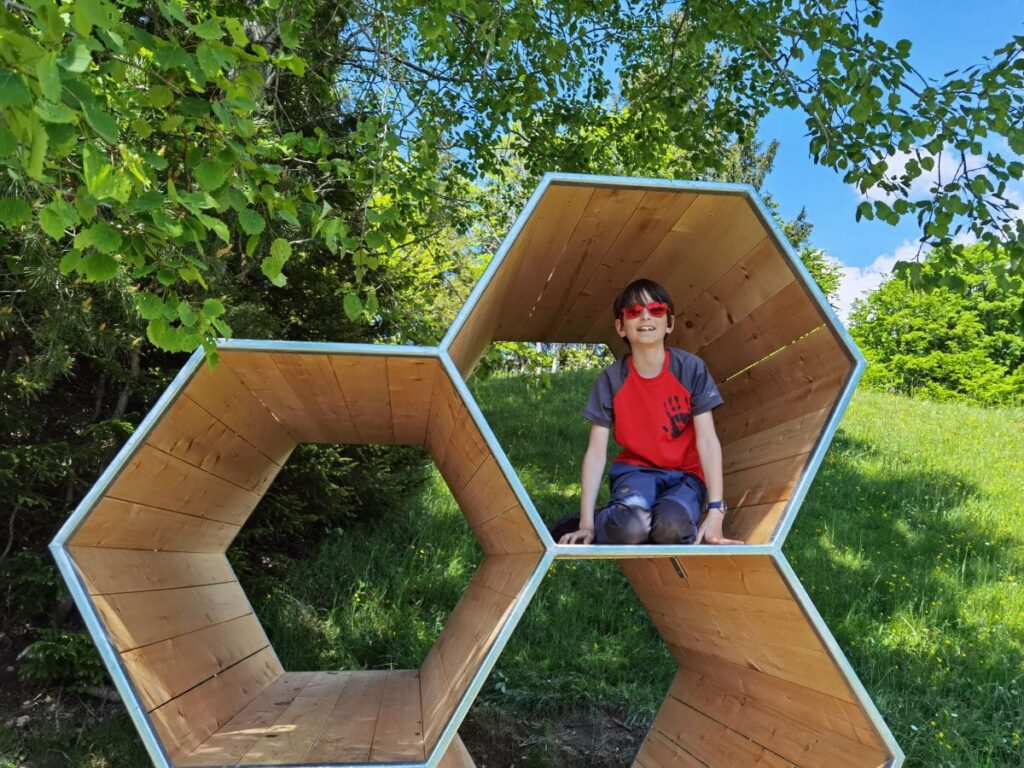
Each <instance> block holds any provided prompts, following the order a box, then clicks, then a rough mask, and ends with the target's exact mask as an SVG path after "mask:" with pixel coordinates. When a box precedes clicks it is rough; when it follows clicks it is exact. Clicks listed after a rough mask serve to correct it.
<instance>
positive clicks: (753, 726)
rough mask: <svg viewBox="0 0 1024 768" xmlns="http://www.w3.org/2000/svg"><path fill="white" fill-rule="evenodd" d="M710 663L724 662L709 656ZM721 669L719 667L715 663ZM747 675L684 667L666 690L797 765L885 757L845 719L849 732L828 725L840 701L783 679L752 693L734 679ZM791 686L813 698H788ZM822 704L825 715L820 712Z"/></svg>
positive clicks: (844, 765)
mask: <svg viewBox="0 0 1024 768" xmlns="http://www.w3.org/2000/svg"><path fill="white" fill-rule="evenodd" d="M710 663H711V664H713V665H714V664H718V665H727V664H728V662H722V661H720V660H717V659H714V657H712V658H711V659H710ZM728 667H729V672H732V670H733V668H735V665H731V664H728ZM721 672H724V670H721V668H720V673H721ZM751 672H752V674H755V675H756V674H757V673H754V672H753V671H751ZM749 677H750V675H747V676H745V677H743V678H737V677H730V678H726V679H723V678H722V675H721V674H719V675H716V676H714V677H712V676H711V675H706V674H699V673H695V672H693V671H691V670H687V671H686V672H685V673H680V674H678V675H677V676H676V679H675V681H674V682H673V684H672V686H671V688H670V689H669V693H670V695H671V696H673V697H675V698H676V699H678V700H680V701H681V702H683V703H684V704H686V705H688V706H690V707H693V708H694V709H696V710H697V711H699V712H701V713H702V714H704V715H706V716H708V717H710V718H711V719H712V720H715V721H717V722H720V723H722V724H723V725H725V726H727V727H729V728H731V729H732V730H734V731H737V732H738V733H741V734H743V735H744V736H746V737H747V738H749V739H751V740H752V741H754V742H756V743H758V744H761V745H763V746H765V747H767V748H768V749H770V750H771V751H772V752H775V753H776V754H778V755H780V756H782V757H784V758H786V759H787V760H791V761H793V762H794V763H798V764H799V765H800V766H802V767H807V768H809V767H810V766H820V767H821V768H832V767H833V766H835V768H859V767H860V766H866V765H878V764H879V763H880V762H882V760H884V759H885V758H886V757H891V755H887V754H886V751H885V750H884V749H883V746H882V743H881V742H880V741H879V742H877V743H876V744H874V745H865V744H862V743H861V742H860V741H859V740H858V739H857V738H856V735H855V733H854V729H853V728H852V727H851V724H850V723H849V722H848V721H845V722H843V723H841V726H845V728H844V730H846V732H847V733H848V734H849V735H845V734H843V733H839V732H837V731H836V730H835V729H834V728H833V727H831V724H830V722H829V719H828V716H827V715H831V716H835V715H836V714H839V715H841V714H842V708H841V707H838V706H836V705H837V704H840V703H845V702H835V700H830V699H829V698H828V697H826V696H823V695H822V694H819V693H817V692H814V691H807V689H806V688H800V687H799V686H793V685H791V684H784V685H786V686H788V688H787V689H786V690H785V691H779V690H776V689H774V688H772V687H769V686H767V685H762V686H761V687H760V688H758V689H757V690H758V694H757V695H753V694H752V693H751V692H750V691H748V690H746V689H745V688H744V687H743V685H742V683H741V682H740V681H741V680H746V679H748V678H749ZM794 691H799V693H801V694H802V693H803V692H805V691H806V692H807V694H808V697H807V700H809V701H814V702H815V706H808V705H807V704H806V703H804V701H801V700H800V699H794V698H792V696H793V693H794ZM822 708H824V712H825V713H827V715H823V713H822Z"/></svg>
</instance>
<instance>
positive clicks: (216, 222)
mask: <svg viewBox="0 0 1024 768" xmlns="http://www.w3.org/2000/svg"><path fill="white" fill-rule="evenodd" d="M196 218H197V219H199V221H201V222H202V223H203V225H204V226H205V227H206V228H207V229H210V230H213V233H214V234H215V235H217V237H219V238H220V239H221V240H223V241H224V242H225V243H229V242H231V233H230V232H229V231H228V225H227V224H225V223H224V222H223V221H221V220H220V219H218V218H217V217H216V216H208V215H207V214H205V213H197V214H196Z"/></svg>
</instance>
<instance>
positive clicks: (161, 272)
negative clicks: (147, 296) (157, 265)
mask: <svg viewBox="0 0 1024 768" xmlns="http://www.w3.org/2000/svg"><path fill="white" fill-rule="evenodd" d="M156 279H157V282H158V283H160V285H164V286H170V285H174V284H175V283H176V282H178V274H177V273H176V272H175V271H174V270H173V269H167V268H166V267H163V268H161V269H158V270H157V272H156Z"/></svg>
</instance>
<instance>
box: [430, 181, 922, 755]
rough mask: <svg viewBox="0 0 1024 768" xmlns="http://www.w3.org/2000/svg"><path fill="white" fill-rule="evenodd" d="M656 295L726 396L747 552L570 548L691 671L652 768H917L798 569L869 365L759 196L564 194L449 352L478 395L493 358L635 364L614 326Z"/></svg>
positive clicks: (650, 185)
mask: <svg viewBox="0 0 1024 768" xmlns="http://www.w3.org/2000/svg"><path fill="white" fill-rule="evenodd" d="M639 277H647V278H650V279H653V280H656V281H657V282H659V283H661V284H662V285H664V286H665V287H666V288H667V289H668V291H669V293H670V294H671V295H672V296H673V299H674V301H675V305H676V320H677V322H676V324H675V325H676V328H675V330H674V331H673V334H672V335H671V336H670V337H669V343H670V344H673V345H676V346H680V347H683V348H685V349H687V350H689V351H692V352H696V353H697V354H698V355H700V356H701V357H702V358H703V359H704V360H705V361H706V362H707V363H708V365H709V367H710V369H711V373H712V375H713V376H714V377H715V378H716V380H717V381H718V382H719V389H720V391H721V393H722V395H723V397H724V399H725V403H726V404H725V405H724V406H722V407H721V408H719V409H717V410H716V412H715V419H716V426H717V429H718V434H719V437H720V439H721V442H722V449H723V460H724V469H725V489H726V491H725V492H726V500H727V501H728V502H729V506H730V507H731V510H730V513H729V516H728V517H727V523H726V527H725V531H726V535H729V536H732V537H734V538H741V539H743V540H745V541H746V542H747V544H745V545H743V546H719V547H714V546H708V545H699V546H658V547H651V546H644V545H641V546H594V545H591V546H574V547H567V546H555V547H554V549H555V551H556V555H557V556H558V557H564V558H580V557H589V558H616V559H619V560H620V563H621V565H622V567H623V569H624V570H625V571H626V574H627V576H628V577H629V579H630V582H631V584H632V585H633V588H634V590H635V591H636V593H637V596H638V597H639V598H640V600H641V602H642V603H643V604H644V605H645V607H646V608H647V610H648V613H649V614H650V615H651V617H652V620H653V621H654V624H655V627H656V628H657V629H658V632H659V634H660V635H661V637H662V639H663V640H664V641H665V642H666V644H667V645H668V647H669V649H670V650H671V652H672V653H673V655H674V657H675V658H676V660H677V661H678V663H679V665H680V667H679V671H678V673H677V675H676V678H675V680H674V681H673V683H672V685H671V687H670V689H669V691H668V692H667V694H666V698H665V701H664V703H663V704H662V707H661V709H660V710H659V712H658V715H657V718H656V719H655V722H654V725H653V727H652V729H651V731H650V733H649V734H648V736H647V738H646V740H645V741H644V744H643V747H642V748H641V751H640V753H639V755H638V756H637V758H636V762H635V765H637V766H640V767H641V768H656V766H665V767H666V768H667V766H691V765H692V766H697V765H711V766H730V767H731V766H739V765H755V764H756V765H762V764H767V765H779V766H822V767H823V768H832V766H844V767H847V766H848V767H850V768H852V766H865V767H867V766H871V767H872V768H873V767H874V766H881V765H886V766H898V765H900V764H902V762H903V753H902V751H901V750H900V748H899V746H898V745H897V744H896V742H895V740H894V739H893V737H892V734H891V732H890V731H889V729H888V727H887V726H886V725H885V723H884V721H883V720H882V718H881V715H880V714H879V713H878V710H877V708H876V707H875V706H874V703H873V702H872V701H871V699H870V697H869V696H868V694H867V693H866V691H865V690H864V688H863V686H862V685H861V684H860V682H859V681H858V680H857V677H856V674H855V673H854V672H853V670H852V668H851V667H850V665H849V662H848V661H847V660H846V658H845V656H844V655H843V653H842V651H841V650H840V649H839V647H838V645H837V644H836V642H835V640H834V638H833V637H832V635H831V633H830V632H829V631H828V628H827V627H826V626H825V624H824V622H823V621H822V619H821V617H820V615H818V613H817V612H816V611H815V609H814V606H813V605H812V603H811V601H810V599H809V597H808V596H807V594H806V592H804V590H803V589H802V588H801V586H800V584H799V581H798V580H797V578H796V576H795V574H794V573H793V571H792V569H791V568H790V566H789V564H788V563H787V561H786V559H785V556H784V555H783V554H782V550H781V548H782V543H783V541H784V539H785V536H786V534H787V532H788V531H789V529H790V527H791V526H792V523H793V519H794V517H795V515H796V513H797V512H798V510H799V507H800V503H801V501H802V500H803V498H804V496H805V494H806V492H807V489H808V487H809V486H810V483H811V481H812V480H813V477H814V474H815V472H816V471H817V469H818V467H819V465H820V463H821V461H822V459H823V457H824V454H825V450H826V449H827V447H828V444H829V443H830V442H831V439H832V436H833V435H834V433H835V430H836V428H837V427H838V424H839V420H840V418H841V416H842V413H843V411H844V410H845V408H846V406H847V404H848V402H849V399H850V397H851V396H852V394H853V390H854V388H855V386H856V383H857V380H858V379H859V378H860V374H861V372H862V370H863V366H864V360H863V357H862V356H861V355H860V353H859V351H858V350H857V348H856V345H855V344H854V343H853V341H852V340H851V339H850V337H849V335H848V334H847V332H846V330H845V328H843V326H842V324H841V323H840V322H839V321H838V319H837V318H836V316H835V314H834V312H833V311H832V309H831V308H830V307H829V305H828V302H827V301H826V300H825V298H824V297H823V296H822V295H821V292H820V291H819V290H818V288H817V286H816V285H815V284H814V281H813V280H812V279H811V278H810V276H809V275H808V273H807V271H806V269H805V267H804V266H803V264H802V263H801V261H800V259H799V258H798V257H797V256H796V254H794V253H793V251H792V249H791V248H790V246H789V244H788V243H787V242H786V240H785V238H784V237H783V236H782V234H781V233H780V232H779V231H778V229H777V227H776V226H775V224H774V222H773V220H772V218H771V216H770V214H769V213H768V212H767V211H766V210H765V209H764V207H763V205H762V204H761V203H760V201H759V200H758V198H757V195H756V193H755V191H754V190H753V189H752V188H751V187H749V186H746V185H736V184H719V183H705V182H674V181H665V180H657V179H629V178H615V177H592V176H578V175H571V174H549V175H548V176H546V177H545V178H544V180H543V181H542V182H541V184H540V185H539V187H538V188H537V191H536V192H535V193H534V195H533V196H532V197H531V199H530V201H529V203H528V204H527V206H526V208H525V210H524V211H523V213H522V214H521V215H520V217H519V218H518V219H517V221H516V222H515V224H514V225H513V228H512V230H511V232H510V233H509V235H508V237H506V239H505V241H504V242H503V243H502V246H501V248H500V249H499V251H498V253H497V254H496V255H495V257H494V259H493V260H492V262H491V264H490V266H489V267H488V269H487V271H486V272H485V273H484V275H483V277H482V278H481V280H480V282H479V283H478V285H477V286H476V288H475V290H474V291H473V293H472V295H471V296H470V298H469V300H468V301H467V302H466V306H465V307H464V308H463V310H462V312H461V313H460V314H459V316H458V318H457V319H456V321H455V323H454V324H453V325H452V328H451V329H450V330H449V332H448V334H447V336H446V337H445V339H444V341H443V342H442V345H441V346H442V349H444V350H446V351H447V352H448V353H449V354H450V355H451V357H452V359H453V361H454V362H455V364H456V365H457V366H458V368H459V369H460V371H461V372H462V374H463V375H464V376H466V377H468V376H469V375H471V373H472V371H473V368H474V366H475V365H476V362H477V360H478V359H479V357H480V356H481V355H482V354H483V352H484V351H485V349H486V348H487V345H488V344H490V343H491V342H492V341H526V342H565V343H584V342H587V343H596V342H604V343H607V344H608V345H609V346H610V347H612V349H614V350H616V351H624V349H625V348H624V346H623V345H622V342H621V340H620V339H619V338H618V336H617V335H616V334H615V332H614V328H613V317H612V312H611V307H612V303H613V299H614V297H615V295H616V292H617V291H618V290H619V289H620V288H621V287H623V286H624V285H626V284H627V283H629V282H631V281H632V280H634V279H636V278H639ZM583 447H584V446H580V450H581V451H582V449H583ZM549 516H550V515H549ZM467 760H468V762H463V763H461V765H464V766H469V765H472V762H471V760H469V759H468V758H467Z"/></svg>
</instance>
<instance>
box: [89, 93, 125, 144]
mask: <svg viewBox="0 0 1024 768" xmlns="http://www.w3.org/2000/svg"><path fill="white" fill-rule="evenodd" d="M82 110H83V111H84V112H85V120H86V122H88V123H89V125H91V126H92V129H93V130H94V131H96V133H98V134H99V135H100V137H101V138H103V139H104V140H106V141H107V142H108V143H110V144H117V139H118V133H117V121H116V120H114V118H113V117H111V115H110V113H109V112H106V111H104V110H102V109H100V108H99V107H97V106H94V105H92V104H89V103H85V104H83V105H82Z"/></svg>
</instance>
